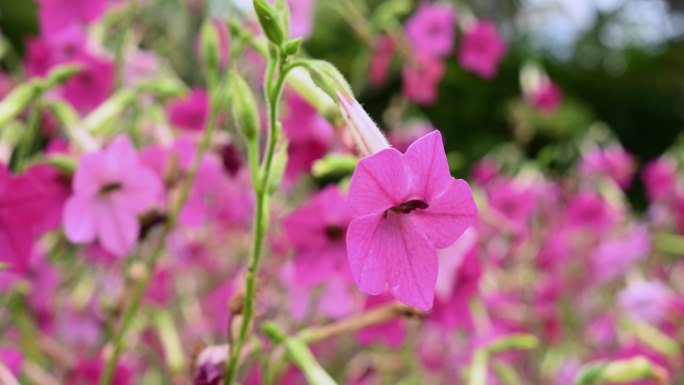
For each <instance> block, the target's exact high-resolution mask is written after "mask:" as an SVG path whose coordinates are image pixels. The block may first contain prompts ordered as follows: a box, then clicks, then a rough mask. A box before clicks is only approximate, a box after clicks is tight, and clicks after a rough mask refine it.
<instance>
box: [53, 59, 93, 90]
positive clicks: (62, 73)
mask: <svg viewBox="0 0 684 385" xmlns="http://www.w3.org/2000/svg"><path fill="white" fill-rule="evenodd" d="M82 69H83V68H81V66H78V65H63V66H59V67H56V68H55V69H53V70H52V71H50V73H49V74H48V75H47V78H46V79H45V84H44V87H45V89H47V90H49V89H52V88H54V87H56V86H58V85H60V84H63V83H64V82H66V81H67V80H69V79H71V77H72V76H74V75H76V74H77V73H79V72H81V70H82Z"/></svg>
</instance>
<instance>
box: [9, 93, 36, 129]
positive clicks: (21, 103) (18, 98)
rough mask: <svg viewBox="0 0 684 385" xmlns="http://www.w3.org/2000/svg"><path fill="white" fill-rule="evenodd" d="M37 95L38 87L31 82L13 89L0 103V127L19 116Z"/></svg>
mask: <svg viewBox="0 0 684 385" xmlns="http://www.w3.org/2000/svg"><path fill="white" fill-rule="evenodd" d="M38 94H39V87H38V85H37V84H36V83H33V82H31V83H26V84H22V85H20V86H18V87H16V88H15V89H13V90H12V92H10V93H9V95H7V96H6V97H5V99H3V100H2V102H0V127H2V126H4V125H5V124H6V123H7V122H9V121H10V120H12V119H14V117H15V116H17V115H19V113H20V112H21V111H23V110H24V109H25V108H26V107H27V106H28V104H29V103H30V102H31V101H32V100H33V99H34V98H35V97H36V96H37V95H38Z"/></svg>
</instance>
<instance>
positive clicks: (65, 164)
mask: <svg viewBox="0 0 684 385" xmlns="http://www.w3.org/2000/svg"><path fill="white" fill-rule="evenodd" d="M45 162H46V163H47V164H49V165H51V166H53V167H54V168H56V169H57V170H59V171H60V172H61V173H62V174H66V175H72V174H73V173H74V172H75V171H76V164H77V162H76V159H75V158H74V157H73V156H69V155H64V154H52V155H49V156H47V157H46V158H45Z"/></svg>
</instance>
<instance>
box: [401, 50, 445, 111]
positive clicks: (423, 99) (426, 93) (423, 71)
mask: <svg viewBox="0 0 684 385" xmlns="http://www.w3.org/2000/svg"><path fill="white" fill-rule="evenodd" d="M445 70H446V69H445V66H444V63H442V61H441V60H440V59H438V58H436V57H434V56H432V55H427V54H417V55H415V56H414V60H413V61H412V62H411V63H409V64H408V65H406V66H404V71H403V83H402V93H403V94H404V96H406V98H407V99H409V100H411V101H413V102H416V103H418V104H423V105H430V104H433V103H434V102H435V101H437V96H438V86H439V81H440V80H442V77H443V76H444V72H445Z"/></svg>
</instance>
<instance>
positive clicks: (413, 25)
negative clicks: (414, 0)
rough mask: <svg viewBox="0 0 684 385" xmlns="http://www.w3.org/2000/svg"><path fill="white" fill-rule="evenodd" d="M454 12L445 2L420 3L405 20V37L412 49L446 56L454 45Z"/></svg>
mask: <svg viewBox="0 0 684 385" xmlns="http://www.w3.org/2000/svg"><path fill="white" fill-rule="evenodd" d="M455 28H456V14H455V13H454V10H453V8H452V7H451V6H450V5H449V4H446V3H421V4H420V6H418V9H417V10H416V12H415V13H414V14H413V15H411V17H409V19H408V20H407V21H406V38H407V39H408V40H409V42H410V43H411V45H412V46H413V49H414V50H416V51H419V52H422V53H426V54H429V55H435V56H446V55H448V54H449V53H450V52H451V49H452V48H453V46H454V30H455Z"/></svg>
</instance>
